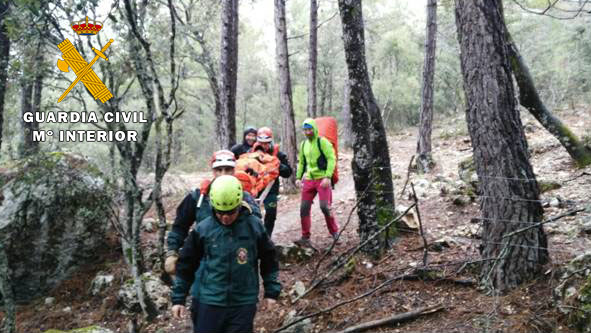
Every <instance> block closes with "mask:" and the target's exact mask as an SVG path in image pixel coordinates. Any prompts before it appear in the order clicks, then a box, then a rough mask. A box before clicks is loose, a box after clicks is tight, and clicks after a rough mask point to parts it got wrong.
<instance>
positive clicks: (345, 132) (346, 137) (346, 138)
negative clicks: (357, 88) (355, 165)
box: [341, 79, 353, 148]
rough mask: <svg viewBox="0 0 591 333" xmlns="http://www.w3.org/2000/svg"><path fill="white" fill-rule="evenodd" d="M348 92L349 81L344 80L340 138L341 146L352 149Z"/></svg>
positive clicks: (349, 88) (349, 94)
mask: <svg viewBox="0 0 591 333" xmlns="http://www.w3.org/2000/svg"><path fill="white" fill-rule="evenodd" d="M350 91H351V87H349V81H348V80H347V79H345V84H343V109H342V110H341V121H342V123H343V126H342V134H341V137H342V138H343V140H342V143H343V145H344V146H345V147H347V148H353V135H352V128H351V127H352V124H351V108H350V107H349V105H350V104H349V98H350V96H351V93H350Z"/></svg>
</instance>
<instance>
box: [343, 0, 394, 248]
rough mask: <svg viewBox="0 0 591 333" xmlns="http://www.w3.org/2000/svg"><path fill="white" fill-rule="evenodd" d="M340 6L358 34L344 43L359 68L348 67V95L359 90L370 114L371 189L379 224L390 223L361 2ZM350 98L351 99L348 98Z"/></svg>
mask: <svg viewBox="0 0 591 333" xmlns="http://www.w3.org/2000/svg"><path fill="white" fill-rule="evenodd" d="M339 4H342V6H343V8H348V9H347V11H349V12H350V14H348V15H349V16H350V19H351V20H353V21H351V23H352V24H350V27H351V28H352V29H354V30H353V31H354V32H355V33H357V34H358V37H356V38H349V39H347V40H345V43H351V45H350V46H349V47H351V48H352V49H351V50H350V52H357V55H356V56H355V58H358V59H359V60H358V62H357V66H358V67H356V68H355V67H349V64H348V69H349V80H350V85H351V94H353V91H354V90H355V89H361V93H362V97H363V106H364V108H365V112H367V114H368V115H369V127H367V128H366V129H365V130H366V131H368V132H369V138H370V144H371V147H372V150H371V154H372V159H373V166H372V176H373V177H374V182H373V184H374V185H373V190H374V191H375V193H376V205H377V206H376V207H377V209H378V210H377V218H378V223H379V224H380V225H382V224H384V223H386V222H388V221H390V220H392V218H393V217H394V215H395V209H394V185H393V183H392V168H391V167H390V153H389V151H388V140H387V135H386V130H385V128H384V123H383V120H382V114H381V112H380V109H379V107H378V104H377V103H376V100H375V97H374V95H373V91H372V88H371V81H370V79H369V72H368V69H367V63H366V60H365V37H364V30H363V14H362V4H361V1H360V0H346V1H339ZM341 15H342V14H341ZM343 24H344V23H343ZM343 32H344V27H343ZM354 50H357V51H354ZM345 52H347V46H345ZM351 98H353V97H352V96H351ZM352 109H353V104H351V110H352ZM352 121H353V122H355V119H354V118H352ZM392 231H394V230H392ZM393 235H394V233H392V236H393ZM387 239H388V235H387V237H386V240H387ZM386 245H388V244H386Z"/></svg>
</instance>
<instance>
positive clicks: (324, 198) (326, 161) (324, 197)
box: [295, 118, 339, 247]
mask: <svg viewBox="0 0 591 333" xmlns="http://www.w3.org/2000/svg"><path fill="white" fill-rule="evenodd" d="M302 129H303V131H304V135H305V136H306V140H304V142H302V144H301V146H300V151H299V155H298V169H297V173H296V179H297V181H296V185H297V186H298V187H301V188H302V195H301V204H300V219H301V225H302V237H301V238H300V239H298V240H296V241H295V244H297V245H300V246H306V247H312V243H311V242H310V235H311V232H310V229H311V226H312V218H311V216H310V211H311V209H312V203H313V202H314V198H315V197H316V194H318V198H319V200H320V210H321V211H322V214H323V215H324V220H325V221H326V227H327V228H328V231H329V233H330V235H331V236H332V238H333V239H338V232H339V226H338V224H337V222H336V220H335V218H334V215H333V213H332V211H331V205H332V189H331V178H332V176H333V173H334V171H335V166H336V157H335V152H334V148H333V146H332V144H331V143H330V141H328V139H326V138H323V137H321V136H319V135H318V127H317V125H316V122H315V121H314V119H311V118H308V119H306V120H304V122H303V124H302Z"/></svg>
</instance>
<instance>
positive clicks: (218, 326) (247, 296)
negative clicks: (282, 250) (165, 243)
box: [171, 175, 281, 333]
mask: <svg viewBox="0 0 591 333" xmlns="http://www.w3.org/2000/svg"><path fill="white" fill-rule="evenodd" d="M243 193H244V192H243V191H242V184H241V183H240V181H239V180H238V179H237V178H236V177H234V176H229V175H225V176H220V177H217V178H216V179H215V180H214V181H213V183H212V184H211V189H210V203H211V207H212V212H213V214H212V215H211V216H210V217H208V218H206V219H205V220H203V221H201V222H199V224H198V225H197V227H196V228H194V229H193V230H192V231H191V233H190V234H189V237H188V238H187V239H186V240H185V243H184V245H183V247H182V249H181V252H180V256H179V259H178V262H177V265H176V268H177V274H176V278H175V281H174V286H173V289H172V295H171V297H172V304H173V307H172V315H173V316H174V317H175V318H181V317H182V316H184V314H185V313H186V308H185V299H186V297H187V294H188V293H189V290H190V292H191V295H192V297H193V300H192V307H191V316H192V320H193V330H194V332H196V333H201V332H208V333H211V332H213V333H215V332H219V333H222V332H223V333H232V332H253V322H254V316H255V313H256V304H257V302H258V294H259V276H258V273H260V275H261V277H262V279H263V286H264V289H265V293H264V297H265V299H266V302H265V303H266V304H265V307H266V308H267V309H270V308H271V307H273V306H274V304H275V300H276V299H277V298H278V297H279V293H280V291H281V284H280V283H279V281H278V272H279V264H278V262H277V259H276V254H275V246H274V245H273V242H271V240H270V239H269V236H268V235H267V233H266V231H265V228H264V226H263V225H262V222H261V220H260V218H258V217H256V216H255V215H253V214H252V213H251V212H250V211H249V210H248V209H247V208H245V207H244V205H243V204H242V199H243ZM259 260H260V265H259Z"/></svg>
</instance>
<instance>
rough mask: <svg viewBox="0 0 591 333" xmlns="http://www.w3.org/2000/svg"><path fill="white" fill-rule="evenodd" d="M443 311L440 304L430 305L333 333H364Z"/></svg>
mask: <svg viewBox="0 0 591 333" xmlns="http://www.w3.org/2000/svg"><path fill="white" fill-rule="evenodd" d="M443 309H444V307H443V306H442V305H441V304H437V305H432V306H426V307H422V308H418V309H416V310H412V311H408V312H404V313H399V314H396V315H393V316H391V317H388V318H383V319H378V320H373V321H368V322H366V323H362V324H359V325H355V326H351V327H347V328H346V329H344V330H342V331H338V332H335V333H354V332H361V331H365V330H368V329H370V328H374V327H378V326H384V325H391V324H396V323H400V322H403V321H406V320H411V319H415V318H418V317H420V316H424V315H427V314H431V313H435V312H438V311H441V310H443Z"/></svg>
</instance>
